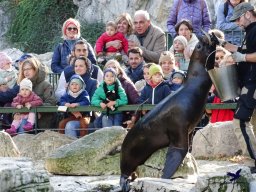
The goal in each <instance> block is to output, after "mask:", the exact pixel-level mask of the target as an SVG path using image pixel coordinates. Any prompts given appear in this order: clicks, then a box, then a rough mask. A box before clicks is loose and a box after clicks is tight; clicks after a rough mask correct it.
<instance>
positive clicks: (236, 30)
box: [216, 3, 243, 45]
mask: <svg viewBox="0 0 256 192" xmlns="http://www.w3.org/2000/svg"><path fill="white" fill-rule="evenodd" d="M224 5H225V3H221V4H220V5H219V7H218V12H217V23H216V27H217V29H219V30H221V31H224V34H225V40H226V41H228V42H231V43H232V44H236V45H241V42H242V40H243V30H242V29H241V28H240V27H239V26H238V25H237V24H236V23H235V22H230V21H229V19H230V18H231V16H232V15H233V11H234V8H233V7H232V6H231V5H230V4H229V5H228V12H227V16H226V17H225V14H224Z"/></svg>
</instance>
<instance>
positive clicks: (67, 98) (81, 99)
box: [60, 75, 90, 106]
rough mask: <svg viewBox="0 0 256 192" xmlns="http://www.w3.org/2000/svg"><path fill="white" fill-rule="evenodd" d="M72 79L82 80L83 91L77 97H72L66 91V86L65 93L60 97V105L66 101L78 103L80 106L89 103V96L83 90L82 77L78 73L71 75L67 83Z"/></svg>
mask: <svg viewBox="0 0 256 192" xmlns="http://www.w3.org/2000/svg"><path fill="white" fill-rule="evenodd" d="M72 79H80V80H81V81H82V82H83V87H82V89H83V91H82V92H81V93H80V94H79V95H78V96H77V97H73V96H72V95H70V94H69V93H68V88H67V92H66V94H65V95H63V96H62V97H61V98H60V105H62V106H64V105H65V104H66V103H79V105H80V106H88V105H90V98H89V95H88V92H87V91H86V90H85V87H86V85H85V83H84V81H83V79H82V77H81V76H80V75H73V76H72V77H71V78H70V80H69V83H70V81H71V80H72Z"/></svg>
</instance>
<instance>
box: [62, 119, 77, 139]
mask: <svg viewBox="0 0 256 192" xmlns="http://www.w3.org/2000/svg"><path fill="white" fill-rule="evenodd" d="M79 128H80V122H79V121H69V122H67V124H66V127H65V135H68V136H72V137H79V136H80V131H79Z"/></svg>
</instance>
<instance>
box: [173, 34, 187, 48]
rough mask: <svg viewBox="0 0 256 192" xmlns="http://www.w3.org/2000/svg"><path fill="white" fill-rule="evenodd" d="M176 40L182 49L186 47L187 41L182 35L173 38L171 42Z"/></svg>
mask: <svg viewBox="0 0 256 192" xmlns="http://www.w3.org/2000/svg"><path fill="white" fill-rule="evenodd" d="M177 40H179V41H180V42H181V43H182V44H183V46H184V47H186V46H187V45H188V40H187V39H186V37H184V36H183V35H178V36H177V37H175V38H174V40H173V42H175V41H177Z"/></svg>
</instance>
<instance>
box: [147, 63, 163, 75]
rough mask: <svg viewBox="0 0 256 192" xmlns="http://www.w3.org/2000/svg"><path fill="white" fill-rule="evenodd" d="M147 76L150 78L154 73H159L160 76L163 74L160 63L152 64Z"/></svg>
mask: <svg viewBox="0 0 256 192" xmlns="http://www.w3.org/2000/svg"><path fill="white" fill-rule="evenodd" d="M148 72H149V76H150V78H151V77H152V76H153V75H155V74H156V73H161V75H162V76H164V73H163V70H162V68H161V67H160V65H156V64H152V65H151V66H150V67H149V71H148Z"/></svg>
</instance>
